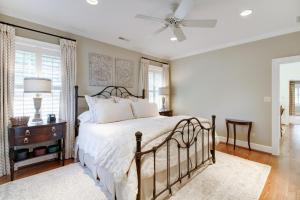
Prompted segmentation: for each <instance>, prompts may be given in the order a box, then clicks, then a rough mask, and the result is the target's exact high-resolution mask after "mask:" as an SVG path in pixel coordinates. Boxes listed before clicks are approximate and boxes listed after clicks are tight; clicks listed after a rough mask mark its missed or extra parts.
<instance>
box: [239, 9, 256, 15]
mask: <svg viewBox="0 0 300 200" xmlns="http://www.w3.org/2000/svg"><path fill="white" fill-rule="evenodd" d="M252 13H253V11H252V10H250V9H248V10H243V11H242V12H241V13H240V15H241V16H242V17H246V16H249V15H251V14H252Z"/></svg>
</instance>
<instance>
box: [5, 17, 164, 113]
mask: <svg viewBox="0 0 300 200" xmlns="http://www.w3.org/2000/svg"><path fill="white" fill-rule="evenodd" d="M0 21H4V22H7V23H12V24H16V25H20V26H25V27H28V28H32V29H36V30H40V31H44V32H47V33H52V34H57V35H61V36H65V37H69V38H73V39H76V40H77V84H78V85H79V92H80V94H94V93H96V92H99V91H100V90H101V87H92V86H89V81H88V79H89V66H88V53H89V52H94V53H100V54H104V55H110V56H113V57H118V58H125V59H130V60H132V61H134V65H135V77H134V79H135V87H134V88H132V89H130V90H131V92H133V93H135V94H136V92H137V83H138V73H139V61H140V58H141V57H142V56H146V57H148V58H152V59H156V60H159V61H164V62H165V60H160V59H158V58H154V57H151V56H149V55H143V54H141V53H139V52H135V51H131V50H127V49H124V48H121V47H117V46H113V45H110V44H107V43H103V42H99V41H95V40H92V39H88V38H85V37H81V36H78V35H74V34H71V33H66V32H63V31H59V30H56V29H52V28H49V27H46V26H41V25H38V24H34V23H31V22H28V21H24V20H20V19H16V18H13V17H9V16H6V15H2V14H0ZM16 35H17V36H22V37H26V38H31V39H35V40H40V41H44V42H49V43H54V44H59V39H58V38H56V37H52V36H47V35H43V34H40V33H35V32H32V31H27V30H23V29H19V28H16ZM152 64H154V63H152ZM82 106H84V104H83V103H81V107H82Z"/></svg>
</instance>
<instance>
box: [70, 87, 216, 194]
mask: <svg viewBox="0 0 300 200" xmlns="http://www.w3.org/2000/svg"><path fill="white" fill-rule="evenodd" d="M91 96H92V97H95V96H99V97H100V96H101V97H103V98H109V97H111V96H118V97H121V98H126V97H136V98H142V99H144V98H145V91H144V90H143V93H142V96H137V95H133V94H132V93H131V92H129V91H128V90H127V89H126V88H125V87H121V86H107V87H105V88H104V89H103V90H102V91H100V92H99V93H97V94H94V95H91ZM79 98H84V96H80V95H78V86H75V117H76V118H75V135H76V136H77V135H78V128H79V121H78V119H77V115H78V99H79ZM215 120H216V116H215V115H212V119H211V125H210V127H208V128H206V127H205V126H204V125H203V122H200V121H199V120H198V119H197V118H195V117H192V118H188V119H183V120H181V121H179V122H178V123H177V125H176V126H175V127H174V129H173V130H172V131H171V132H170V133H168V135H167V137H166V138H165V139H164V140H163V141H162V142H161V143H160V144H158V145H156V146H154V147H152V148H151V149H149V150H146V151H143V150H142V135H143V134H142V133H141V132H137V133H135V136H136V154H135V162H136V170H137V179H138V193H137V200H140V199H141V186H142V172H141V169H142V159H143V157H144V156H145V155H149V154H153V169H154V172H153V192H152V199H153V200H154V199H157V198H158V197H160V196H162V195H163V194H166V192H167V193H168V195H171V194H172V186H174V185H175V184H177V183H178V182H179V183H181V182H182V181H183V179H185V178H190V177H191V175H192V173H194V172H196V171H197V170H198V169H200V168H201V167H202V166H204V165H205V164H207V163H208V162H210V161H212V163H215V162H216V155H215V142H216V140H215V135H216V134H215ZM205 135H207V142H208V143H207V144H208V145H207V147H206V148H207V149H205V144H204V138H205ZM210 135H211V138H212V141H211V144H212V145H210ZM200 139H201V145H200V147H198V143H197V141H198V140H200ZM171 142H174V143H175V144H176V146H177V152H178V172H177V173H178V177H177V179H175V180H174V181H171V166H170V145H171ZM192 146H194V148H195V154H194V155H195V156H194V158H192V156H191V148H192ZM163 147H166V148H167V154H166V162H167V184H166V186H165V187H164V189H162V190H161V191H157V189H156V188H157V187H156V154H157V152H158V151H159V149H161V148H163ZM198 148H201V150H202V152H201V153H202V157H201V159H199V157H198V151H197V150H198ZM181 150H186V157H187V160H186V171H185V172H183V171H182V169H181V167H182V163H181ZM205 151H207V157H206V158H204V156H205V155H204V153H205ZM210 163H211V162H210Z"/></svg>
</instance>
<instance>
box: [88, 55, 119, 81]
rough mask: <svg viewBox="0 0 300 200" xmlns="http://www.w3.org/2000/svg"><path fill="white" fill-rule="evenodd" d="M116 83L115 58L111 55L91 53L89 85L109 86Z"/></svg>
mask: <svg viewBox="0 0 300 200" xmlns="http://www.w3.org/2000/svg"><path fill="white" fill-rule="evenodd" d="M113 84H114V60H113V58H112V57H110V56H106V55H100V54H97V53H89V85H90V86H109V85H113Z"/></svg>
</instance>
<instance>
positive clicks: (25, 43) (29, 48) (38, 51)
mask: <svg viewBox="0 0 300 200" xmlns="http://www.w3.org/2000/svg"><path fill="white" fill-rule="evenodd" d="M15 50H16V53H17V51H18V50H20V51H25V52H32V53H34V54H35V70H36V75H37V76H36V77H43V75H42V64H43V56H44V55H46V56H49V57H52V56H53V57H59V61H60V69H61V53H60V46H59V45H58V44H52V43H47V42H42V41H38V40H34V39H29V38H24V37H19V36H17V37H16V39H15ZM15 62H16V58H15ZM14 88H17V89H23V84H16V81H15V82H14ZM61 89H62V85H61V84H60V86H57V85H55V84H53V83H52V90H59V91H61ZM14 90H15V89H14ZM60 93H61V92H60ZM33 95H34V94H33ZM49 95H51V98H52V99H53V97H54V95H53V92H52V93H51V94H49ZM22 101H23V111H22V113H23V115H31V113H28V114H27V113H26V112H25V109H24V102H25V101H24V93H23V99H22ZM51 101H53V100H51ZM13 102H14V103H13V106H15V98H14V99H13ZM51 107H52V111H53V102H52V105H51ZM13 110H14V112H13V115H14V116H16V113H15V109H13ZM41 110H43V108H41ZM42 114H43V113H42ZM47 114H48V113H47ZM49 114H50V113H49ZM30 117H32V116H30ZM44 117H45V116H44Z"/></svg>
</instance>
